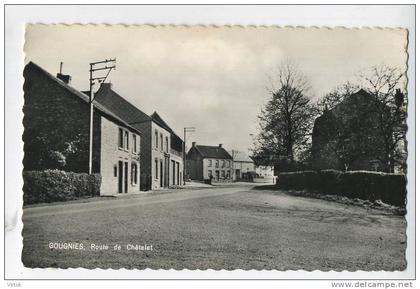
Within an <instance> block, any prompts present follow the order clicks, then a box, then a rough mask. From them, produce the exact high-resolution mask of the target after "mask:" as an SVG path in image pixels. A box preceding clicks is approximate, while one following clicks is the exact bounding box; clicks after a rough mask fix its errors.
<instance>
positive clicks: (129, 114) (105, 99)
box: [95, 84, 152, 126]
mask: <svg viewBox="0 0 420 289" xmlns="http://www.w3.org/2000/svg"><path fill="white" fill-rule="evenodd" d="M95 101H97V102H98V103H100V104H102V105H103V106H105V107H107V108H109V109H111V108H112V109H113V111H114V112H115V113H116V114H117V115H118V116H119V117H121V118H122V119H124V120H125V121H126V122H128V123H129V124H130V125H134V126H135V125H136V124H140V123H144V122H147V121H152V118H151V117H150V116H148V115H147V114H146V113H144V112H143V111H141V110H140V109H138V108H137V107H136V106H134V105H133V104H131V103H130V102H128V101H127V100H125V99H124V98H123V97H122V96H121V95H119V94H118V93H116V92H115V91H113V90H112V89H111V86H110V85H109V84H103V85H101V87H100V88H99V90H98V92H97V93H96V95H95Z"/></svg>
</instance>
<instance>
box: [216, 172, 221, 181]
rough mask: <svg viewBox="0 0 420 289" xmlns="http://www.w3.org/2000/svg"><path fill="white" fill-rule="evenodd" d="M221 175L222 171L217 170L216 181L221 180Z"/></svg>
mask: <svg viewBox="0 0 420 289" xmlns="http://www.w3.org/2000/svg"><path fill="white" fill-rule="evenodd" d="M219 177H220V172H219V171H216V181H218V180H219Z"/></svg>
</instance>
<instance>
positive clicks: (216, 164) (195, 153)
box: [186, 142, 233, 181]
mask: <svg viewBox="0 0 420 289" xmlns="http://www.w3.org/2000/svg"><path fill="white" fill-rule="evenodd" d="M186 171H187V175H188V177H189V178H190V179H192V180H199V181H204V180H209V179H212V180H214V181H232V173H233V160H232V156H231V155H230V154H229V153H228V152H227V151H226V150H225V149H224V148H223V147H222V145H221V144H219V145H218V146H207V145H197V144H196V143H195V142H193V143H192V147H191V148H190V150H189V151H188V154H187V156H186Z"/></svg>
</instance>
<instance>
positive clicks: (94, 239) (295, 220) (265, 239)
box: [23, 184, 406, 271]
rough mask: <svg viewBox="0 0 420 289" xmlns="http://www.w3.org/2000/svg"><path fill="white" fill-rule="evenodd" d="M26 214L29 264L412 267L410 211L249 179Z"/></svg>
mask: <svg viewBox="0 0 420 289" xmlns="http://www.w3.org/2000/svg"><path fill="white" fill-rule="evenodd" d="M23 220H24V224H25V226H24V230H23V237H24V254H23V262H24V264H25V265H26V266H29V267H60V268H65V267H80V266H81V267H85V268H96V267H100V268H109V267H112V268H122V267H124V268H136V269H143V268H153V269H158V268H164V269H170V268H175V269H184V268H189V269H208V268H213V269H266V268H269V269H278V270H288V269H290V270H297V269H305V270H317V269H320V270H350V271H351V270H382V269H383V270H403V269H404V267H405V258H404V252H405V247H406V243H405V233H404V232H405V220H404V217H402V216H396V215H391V214H387V213H385V212H383V211H379V210H371V209H366V208H362V207H356V206H349V205H344V204H338V203H334V202H329V201H325V200H319V199H311V198H302V197H296V196H291V195H288V194H287V193H286V192H284V191H275V190H272V189H270V188H268V189H267V188H265V189H264V188H263V187H255V185H251V184H249V185H244V184H242V185H228V186H220V187H215V188H201V189H178V190H167V191H164V192H161V193H155V192H154V193H149V194H136V195H131V196H125V197H119V198H97V199H96V200H93V201H90V202H76V203H66V204H65V203H61V204H58V205H49V206H34V207H28V208H25V209H24V216H23ZM63 243H73V244H74V243H76V245H74V246H73V249H69V248H68V247H67V249H63ZM80 244H82V245H80ZM92 245H93V246H92ZM105 245H106V246H108V249H105V248H107V247H106V246H105ZM115 245H117V246H118V245H120V246H121V249H120V250H114V246H115ZM135 245H140V246H143V249H145V248H149V249H151V248H152V250H143V251H140V250H135V248H136V246H135ZM54 246H55V247H54ZM60 246H61V247H60ZM140 246H137V248H140ZM150 246H152V247H150ZM50 247H53V248H50ZM59 247H60V248H59ZM128 249H130V250H128Z"/></svg>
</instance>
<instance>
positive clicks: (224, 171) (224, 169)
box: [201, 158, 232, 181]
mask: <svg viewBox="0 0 420 289" xmlns="http://www.w3.org/2000/svg"><path fill="white" fill-rule="evenodd" d="M210 161H211V165H210ZM217 161H219V166H216V164H217ZM223 161H224V162H225V165H224V166H223ZM201 170H202V172H203V178H204V179H205V180H208V179H210V176H209V172H210V171H211V173H212V175H213V180H215V181H218V180H232V160H229V159H215V158H204V159H203V164H202V168H201ZM217 171H218V172H219V179H217ZM223 175H224V177H223Z"/></svg>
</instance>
